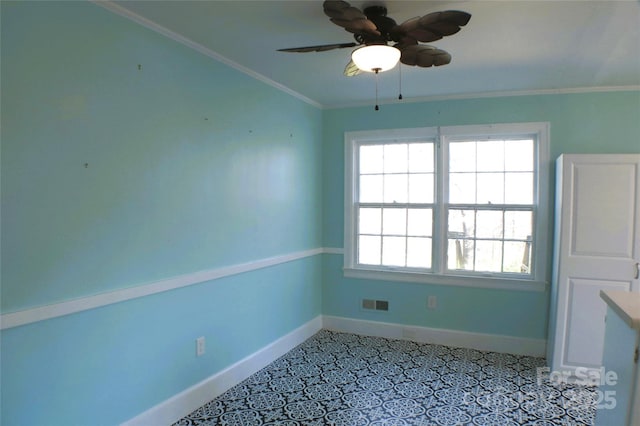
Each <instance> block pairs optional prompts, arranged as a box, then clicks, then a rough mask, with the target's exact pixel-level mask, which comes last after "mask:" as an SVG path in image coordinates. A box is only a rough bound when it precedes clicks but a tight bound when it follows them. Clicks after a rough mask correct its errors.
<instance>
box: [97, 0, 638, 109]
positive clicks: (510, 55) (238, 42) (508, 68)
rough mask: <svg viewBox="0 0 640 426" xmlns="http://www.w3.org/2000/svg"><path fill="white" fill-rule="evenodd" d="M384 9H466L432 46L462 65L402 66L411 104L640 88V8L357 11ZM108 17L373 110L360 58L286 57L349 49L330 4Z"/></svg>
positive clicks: (183, 7) (121, 7)
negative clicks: (348, 73) (353, 69)
mask: <svg viewBox="0 0 640 426" xmlns="http://www.w3.org/2000/svg"><path fill="white" fill-rule="evenodd" d="M350 3H351V5H352V6H355V7H358V8H360V9H361V10H362V9H363V8H364V7H366V6H368V5H370V4H384V5H386V6H387V8H388V16H389V17H392V18H393V19H395V20H396V22H398V23H402V22H403V21H405V20H407V19H409V18H412V17H415V16H422V15H425V14H427V13H430V12H435V11H440V10H452V9H453V10H463V11H466V12H469V13H471V15H472V17H471V21H470V22H469V24H468V25H467V26H466V27H464V28H463V29H462V30H461V31H460V32H459V33H457V34H454V35H452V36H449V37H445V38H443V39H442V40H439V41H436V42H433V43H430V44H431V45H433V46H436V47H438V48H440V49H444V50H446V51H448V52H449V53H450V54H451V55H452V57H453V60H452V61H451V63H450V64H449V65H445V66H442V67H437V68H435V67H434V68H417V67H409V66H402V94H403V96H404V98H405V100H407V99H425V98H426V99H429V98H440V97H466V96H483V95H494V94H514V93H520V92H523V93H538V92H540V93H548V92H554V91H581V90H617V89H622V88H627V89H633V90H638V89H640V2H638V1H637V0H631V1H584V0H583V1H581V0H573V1H541V0H538V1H485V0H473V1H390V0H387V1H382V2H381V1H374V2H371V1H368V2H363V1H351V2H350ZM107 7H110V8H111V9H114V10H116V11H118V12H119V13H122V14H124V15H126V16H129V17H130V18H133V19H134V20H136V21H138V22H141V23H143V24H145V25H147V26H149V27H152V28H155V29H156V30H158V31H160V32H163V33H165V34H169V35H172V36H173V37H174V38H177V39H179V40H181V41H182V42H183V43H186V44H189V45H191V46H193V47H195V48H197V49H199V50H200V51H203V52H205V53H208V54H211V55H212V56H214V57H222V58H224V60H226V61H227V62H228V63H231V64H232V65H237V66H239V68H240V69H243V70H245V71H247V72H250V73H255V74H258V75H259V78H262V79H265V80H267V81H273V82H275V83H276V84H277V85H281V86H284V88H286V89H287V90H290V91H293V92H295V93H296V94H299V95H300V97H302V98H305V99H309V100H311V102H313V103H316V104H319V105H321V106H323V107H335V106H350V105H364V104H372V102H373V98H374V96H375V82H374V77H373V75H372V74H368V73H367V74H362V75H359V76H356V77H345V76H343V74H342V71H343V69H344V67H345V65H346V64H347V62H348V61H349V59H350V52H351V50H352V49H338V50H332V51H326V52H312V53H283V52H278V51H276V50H277V49H279V48H288V47H299V46H308V45H317V44H328V43H342V42H351V41H353V37H352V35H351V34H350V33H348V32H346V31H345V30H344V29H342V28H341V27H338V26H336V25H334V24H333V23H331V22H330V21H329V18H328V17H327V16H326V15H325V14H324V13H323V10H322V1H320V0H318V1H272V0H261V1H167V0H162V1H147V0H145V1H118V2H111V3H110V4H109V5H108V6H107ZM398 82H399V72H398V70H397V69H395V70H391V71H388V72H385V73H381V74H380V79H379V93H380V98H381V100H382V101H383V102H384V101H385V100H386V101H388V102H392V101H393V100H394V99H396V98H397V96H398Z"/></svg>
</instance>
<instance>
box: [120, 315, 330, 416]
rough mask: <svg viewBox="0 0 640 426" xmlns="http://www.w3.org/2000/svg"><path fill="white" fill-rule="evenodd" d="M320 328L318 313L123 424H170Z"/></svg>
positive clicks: (320, 321) (276, 357)
mask: <svg viewBox="0 0 640 426" xmlns="http://www.w3.org/2000/svg"><path fill="white" fill-rule="evenodd" d="M321 328H322V317H321V316H317V317H316V318H314V319H312V320H311V321H309V322H307V323H306V324H303V325H302V326H300V327H298V328H297V329H295V330H293V331H292V332H290V333H289V334H287V335H285V336H282V337H281V338H279V339H278V340H276V341H275V342H273V343H271V344H269V345H267V346H265V347H264V348H262V349H260V350H258V351H257V352H255V353H253V354H251V355H249V356H247V357H246V358H244V359H242V360H240V361H238V362H236V363H235V364H233V365H231V366H229V367H227V368H226V369H224V370H222V371H220V372H218V373H216V374H214V375H213V376H211V377H209V378H207V379H205V380H203V381H202V382H200V383H197V384H195V385H193V386H191V387H190V388H188V389H186V390H184V391H182V392H180V393H179V394H177V395H175V396H173V397H171V398H169V399H168V400H166V401H164V402H161V403H160V404H158V405H156V406H155V407H152V408H150V409H149V410H147V411H145V412H143V413H142V414H139V415H138V416H136V417H134V418H132V419H130V420H128V421H126V422H124V423H123V425H124V426H149V425H163V424H164V425H168V424H172V423H174V422H176V421H178V420H180V419H181V418H183V417H184V416H186V415H187V414H189V413H191V412H193V411H194V410H196V409H198V408H199V407H201V406H203V405H204V404H206V403H207V402H209V401H211V400H212V399H214V398H215V397H217V396H219V395H221V394H222V393H224V392H225V391H227V390H228V389H230V388H232V387H233V386H235V385H237V384H238V383H240V382H241V381H243V380H244V379H246V378H247V377H249V376H251V375H252V374H253V373H255V372H257V371H259V370H260V369H262V368H264V367H266V366H267V365H269V364H270V363H271V362H273V361H275V360H276V359H278V358H279V357H281V356H282V355H284V354H285V353H287V352H288V351H290V350H291V349H293V348H294V347H296V346H297V345H299V344H300V343H302V342H304V341H305V340H307V339H308V338H309V337H311V336H313V335H314V334H316V333H317V332H318V331H320V329H321Z"/></svg>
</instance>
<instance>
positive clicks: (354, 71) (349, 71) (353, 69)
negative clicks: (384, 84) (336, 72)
mask: <svg viewBox="0 0 640 426" xmlns="http://www.w3.org/2000/svg"><path fill="white" fill-rule="evenodd" d="M358 74H362V70H361V69H360V68H358V66H357V65H356V64H355V63H354V62H353V60H351V61H349V63H348V64H347V66H346V67H345V68H344V75H345V76H347V77H353V76H356V75H358Z"/></svg>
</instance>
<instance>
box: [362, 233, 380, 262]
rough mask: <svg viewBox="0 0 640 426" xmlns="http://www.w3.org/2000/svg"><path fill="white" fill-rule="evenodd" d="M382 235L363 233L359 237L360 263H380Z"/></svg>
mask: <svg viewBox="0 0 640 426" xmlns="http://www.w3.org/2000/svg"><path fill="white" fill-rule="evenodd" d="M380 244H381V237H372V236H368V235H361V236H360V237H359V238H358V263H361V264H364V265H379V264H380Z"/></svg>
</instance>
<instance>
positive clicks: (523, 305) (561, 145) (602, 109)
mask: <svg viewBox="0 0 640 426" xmlns="http://www.w3.org/2000/svg"><path fill="white" fill-rule="evenodd" d="M425 73H428V70H426V71H425ZM407 90H409V89H407ZM323 120H324V125H323V130H324V144H323V147H324V174H323V179H324V188H323V209H324V217H323V224H324V225H323V235H324V246H325V247H342V246H343V238H344V235H343V228H344V226H343V221H344V215H343V209H344V132H347V131H357V130H372V129H393V128H410V127H428V126H450V125H466V124H489V123H513V122H538V121H543V122H549V123H550V128H551V130H550V134H551V148H550V150H551V160H552V161H554V160H555V158H557V157H558V155H560V154H561V153H607V152H611V153H615V152H617V153H628V152H640V92H637V91H636V92H611V93H590V94H568V95H540V96H517V97H503V98H485V99H468V100H450V101H438V102H424V103H403V104H393V105H383V106H382V107H381V109H380V111H377V112H376V111H374V110H373V107H366V108H346V109H332V110H329V111H326V112H325V114H324V115H323ZM553 182H554V177H553V175H552V176H551V181H550V184H549V187H548V188H546V192H547V196H548V200H549V203H550V205H551V206H553V196H554V190H553ZM549 224H550V228H552V227H553V219H552V211H550V212H549ZM551 236H552V230H551V229H550V235H549V237H550V241H549V246H548V252H549V261H550V260H551ZM341 267H342V257H341V256H339V255H325V260H324V273H325V276H324V286H323V313H324V314H327V315H336V316H344V317H349V318H360V319H366V320H373V321H384V322H393V323H400V324H409V325H418V326H425V327H435V328H444V329H454V330H464V331H474V332H480V333H489V334H502V335H508V336H517V337H525V338H536V339H544V338H545V337H546V330H547V311H548V298H549V294H548V292H522V291H504V290H488V289H477V288H464V287H446V286H437V285H426V284H422V285H421V284H412V283H401V282H387V281H374V280H362V279H347V278H344V277H343V275H342V271H341ZM550 272H551V268H549V274H550ZM547 279H550V276H549V277H547ZM429 295H434V296H437V298H438V309H437V310H435V311H430V310H427V309H426V306H427V297H428V296H429ZM363 298H371V299H383V300H389V302H390V303H389V312H388V313H379V312H367V311H363V310H361V309H360V301H361V299H363Z"/></svg>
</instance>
